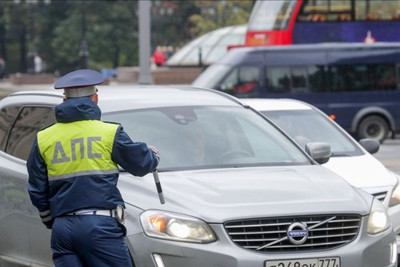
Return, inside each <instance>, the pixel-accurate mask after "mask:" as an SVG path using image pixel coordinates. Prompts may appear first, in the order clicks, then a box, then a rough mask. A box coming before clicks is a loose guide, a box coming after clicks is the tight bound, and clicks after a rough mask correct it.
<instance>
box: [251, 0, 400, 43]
mask: <svg viewBox="0 0 400 267" xmlns="http://www.w3.org/2000/svg"><path fill="white" fill-rule="evenodd" d="M375 41H376V42H399V41H400V0H268V1H265V0H257V1H256V2H255V4H254V7H253V9H252V12H251V16H250V19H249V22H248V26H247V33H246V41H245V45H246V46H259V45H290V44H306V43H325V42H367V43H370V42H375Z"/></svg>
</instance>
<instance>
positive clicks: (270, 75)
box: [266, 67, 290, 93]
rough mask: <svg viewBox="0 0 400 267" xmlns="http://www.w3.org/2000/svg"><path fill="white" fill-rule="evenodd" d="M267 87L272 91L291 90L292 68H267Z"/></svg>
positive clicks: (284, 91)
mask: <svg viewBox="0 0 400 267" xmlns="http://www.w3.org/2000/svg"><path fill="white" fill-rule="evenodd" d="M266 77H267V82H266V84H267V87H268V91H269V92H271V93H289V92H290V68H289V67H271V68H267V76H266Z"/></svg>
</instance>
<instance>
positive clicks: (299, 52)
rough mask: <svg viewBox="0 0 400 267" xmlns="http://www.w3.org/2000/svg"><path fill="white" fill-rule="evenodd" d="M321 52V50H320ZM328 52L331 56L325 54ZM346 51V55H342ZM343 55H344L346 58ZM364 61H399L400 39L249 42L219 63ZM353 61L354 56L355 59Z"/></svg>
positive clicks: (258, 63)
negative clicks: (276, 43)
mask: <svg viewBox="0 0 400 267" xmlns="http://www.w3.org/2000/svg"><path fill="white" fill-rule="evenodd" d="M318 52H319V53H322V54H319V53H318ZM325 53H329V56H327V55H324V54H325ZM343 55H346V56H343ZM343 57H344V58H343ZM360 57H361V59H362V60H363V61H362V62H361V63H363V62H364V61H365V62H371V60H373V61H372V62H398V60H399V58H400V42H392V43H389V42H387V43H385V42H381V43H374V44H365V43H319V44H296V45H276V46H250V47H238V48H234V49H231V50H230V51H229V52H228V53H227V54H226V55H224V56H223V57H222V58H221V59H220V60H219V61H218V62H217V63H218V64H226V65H237V64H243V65H246V64H250V65H263V64H267V65H269V66H280V65H282V64H283V65H285V64H294V65H304V64H327V63H334V62H342V61H343V60H344V59H346V58H347V59H349V58H350V59H351V58H357V60H360ZM353 61H354V60H353Z"/></svg>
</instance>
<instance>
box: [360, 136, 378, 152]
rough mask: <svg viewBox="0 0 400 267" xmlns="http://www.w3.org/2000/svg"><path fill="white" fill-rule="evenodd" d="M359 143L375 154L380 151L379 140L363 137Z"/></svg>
mask: <svg viewBox="0 0 400 267" xmlns="http://www.w3.org/2000/svg"><path fill="white" fill-rule="evenodd" d="M359 143H360V145H361V146H362V147H363V148H364V149H365V150H367V151H368V152H369V153H371V154H375V153H376V152H378V151H379V147H380V146H381V144H380V143H379V141H378V140H376V139H369V138H366V139H361V140H360V141H359Z"/></svg>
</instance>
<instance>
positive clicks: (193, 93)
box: [2, 85, 241, 112]
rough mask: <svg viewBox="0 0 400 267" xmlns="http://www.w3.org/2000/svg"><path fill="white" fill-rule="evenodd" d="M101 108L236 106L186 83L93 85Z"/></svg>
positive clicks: (37, 98)
mask: <svg viewBox="0 0 400 267" xmlns="http://www.w3.org/2000/svg"><path fill="white" fill-rule="evenodd" d="M97 87H98V89H99V106H100V107H101V110H102V111H103V112H112V111H118V110H124V109H126V110H128V109H143V108H153V107H170V106H196V105H199V106H202V105H214V106H239V105H241V103H240V102H239V100H238V99H236V98H235V97H232V96H230V95H227V94H225V93H222V92H218V91H216V90H211V89H204V88H194V87H190V86H160V85H155V86H153V85H148V86H146V85H145V86H142V85H137V86H136V85H135V86H132V85H130V86H120V85H118V86H113V85H104V86H97ZM62 93H63V90H43V91H23V92H17V93H14V94H12V95H10V96H8V97H7V98H5V99H3V101H2V102H3V103H4V102H7V103H16V102H22V103H26V104H28V103H31V104H35V103H36V104H38V103H48V104H57V103H61V101H62V96H63V94H62Z"/></svg>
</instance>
